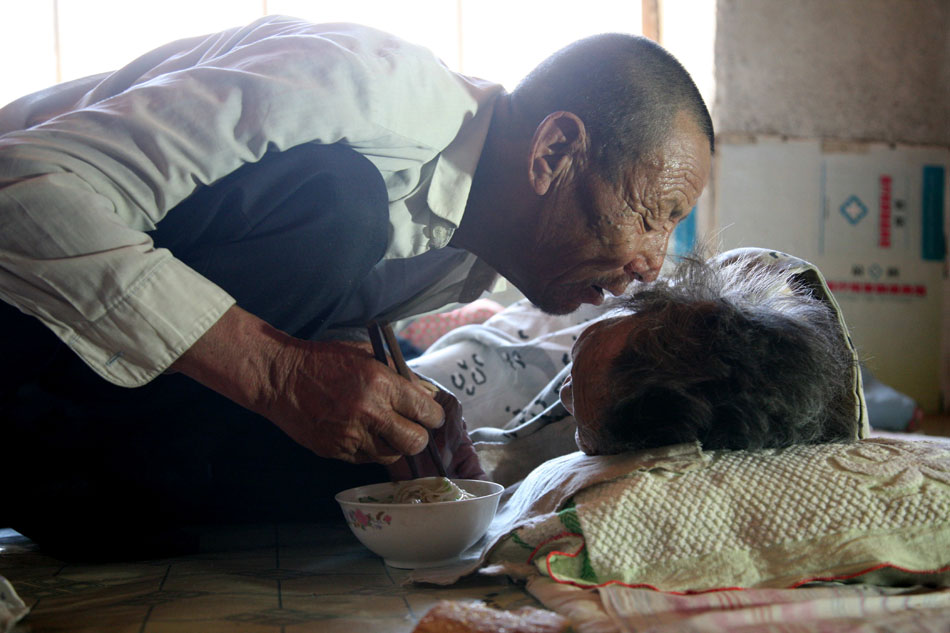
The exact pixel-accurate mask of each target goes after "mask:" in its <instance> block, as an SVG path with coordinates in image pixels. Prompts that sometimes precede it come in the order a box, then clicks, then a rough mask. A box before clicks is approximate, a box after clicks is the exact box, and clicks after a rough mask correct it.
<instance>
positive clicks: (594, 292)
mask: <svg viewBox="0 0 950 633" xmlns="http://www.w3.org/2000/svg"><path fill="white" fill-rule="evenodd" d="M588 294H589V295H590V297H591V298H590V300H589V301H587V303H592V304H594V305H595V306H599V305H600V304H602V303H603V302H604V289H603V288H602V287H601V286H598V285H597V284H591V285H590V287H589V292H588Z"/></svg>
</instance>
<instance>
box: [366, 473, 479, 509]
mask: <svg viewBox="0 0 950 633" xmlns="http://www.w3.org/2000/svg"><path fill="white" fill-rule="evenodd" d="M474 498H475V495H473V494H472V493H470V492H468V491H467V490H462V489H461V488H459V487H458V486H456V485H455V484H454V483H452V481H451V480H450V479H448V478H446V477H425V478H423V479H410V480H409V481H400V482H399V483H397V484H396V485H395V487H394V490H393V493H392V494H389V495H386V496H385V497H383V498H382V499H377V498H376V497H371V496H368V495H367V496H365V497H361V498H360V499H359V500H360V501H368V502H370V503H441V502H443V501H461V500H463V499H474Z"/></svg>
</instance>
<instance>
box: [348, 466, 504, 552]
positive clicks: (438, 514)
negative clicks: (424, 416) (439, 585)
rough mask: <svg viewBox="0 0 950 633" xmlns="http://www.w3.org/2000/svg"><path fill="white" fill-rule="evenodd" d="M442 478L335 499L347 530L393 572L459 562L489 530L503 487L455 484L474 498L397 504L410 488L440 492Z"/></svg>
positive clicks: (375, 488)
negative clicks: (400, 493)
mask: <svg viewBox="0 0 950 633" xmlns="http://www.w3.org/2000/svg"><path fill="white" fill-rule="evenodd" d="M442 479H443V478H442V477H424V478H421V479H413V480H410V481H409V482H400V483H392V482H387V483H380V484H372V485H369V486H359V487H357V488H350V489H349V490H344V491H342V492H340V493H337V495H336V501H337V503H339V504H340V509H341V510H343V515H344V517H345V518H346V522H347V525H349V527H350V530H351V531H352V532H353V534H354V535H355V536H356V538H358V539H359V540H360V542H361V543H363V545H365V546H366V547H367V548H369V549H370V550H372V551H373V552H374V553H376V554H378V555H380V556H382V557H383V560H384V561H385V562H386V564H388V565H389V566H391V567H399V568H404V569H412V568H417V567H437V566H442V565H449V564H452V563H454V562H458V560H459V556H460V555H461V554H462V553H463V552H464V551H465V550H466V549H468V548H469V547H470V546H472V545H474V544H475V543H476V542H477V541H478V540H479V539H480V538H481V537H482V536H483V535H484V534H485V532H486V531H487V530H488V526H489V525H490V524H491V520H492V518H494V516H495V510H496V509H497V508H498V501H499V498H500V497H501V493H502V491H503V490H504V488H503V487H502V486H501V485H500V484H496V483H494V482H491V481H480V480H477V479H450V480H449V482H450V483H451V484H452V485H453V486H456V487H458V488H459V489H460V490H461V491H464V492H465V493H466V494H467V495H472V496H471V497H470V498H459V499H456V500H446V501H431V502H428V503H421V502H419V503H413V502H408V503H397V502H396V501H388V500H389V499H394V498H395V494H396V492H397V490H400V489H407V488H410V487H411V486H410V484H414V485H421V486H424V487H425V488H429V487H430V486H431V487H432V488H433V489H436V490H438V489H440V488H441V487H442V486H443V485H444V484H443V482H442Z"/></svg>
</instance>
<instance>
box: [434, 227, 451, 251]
mask: <svg viewBox="0 0 950 633" xmlns="http://www.w3.org/2000/svg"><path fill="white" fill-rule="evenodd" d="M450 239H452V233H451V231H449V229H448V228H446V227H444V226H434V227H432V240H431V243H432V247H433V248H442V247H444V246H445V245H446V244H448V243H449V240H450Z"/></svg>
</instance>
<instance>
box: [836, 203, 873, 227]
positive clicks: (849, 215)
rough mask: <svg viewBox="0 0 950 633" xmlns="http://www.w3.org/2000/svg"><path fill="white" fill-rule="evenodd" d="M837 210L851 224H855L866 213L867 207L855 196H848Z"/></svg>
mask: <svg viewBox="0 0 950 633" xmlns="http://www.w3.org/2000/svg"><path fill="white" fill-rule="evenodd" d="M838 210H839V211H841V215H843V216H844V218H845V219H846V220H847V221H848V222H850V223H851V224H857V223H858V222H860V221H861V219H862V218H863V217H864V216H866V215H867V214H868V208H867V207H866V206H865V205H864V203H863V202H861V199H860V198H858V197H857V196H849V197H848V199H847V200H845V201H844V203H842V205H841V207H840V209H838Z"/></svg>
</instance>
